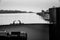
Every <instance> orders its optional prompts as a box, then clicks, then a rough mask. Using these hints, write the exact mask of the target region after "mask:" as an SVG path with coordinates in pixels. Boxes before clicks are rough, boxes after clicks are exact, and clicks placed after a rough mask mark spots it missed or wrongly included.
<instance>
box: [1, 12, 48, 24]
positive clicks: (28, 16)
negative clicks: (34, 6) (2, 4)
mask: <svg viewBox="0 0 60 40" xmlns="http://www.w3.org/2000/svg"><path fill="white" fill-rule="evenodd" d="M14 20H20V21H21V23H25V24H26V23H49V21H45V20H44V19H43V18H42V17H41V16H39V15H37V14H36V13H17V14H13V13H12V14H0V25H1V24H10V23H13V21H14Z"/></svg>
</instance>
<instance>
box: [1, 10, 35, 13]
mask: <svg viewBox="0 0 60 40" xmlns="http://www.w3.org/2000/svg"><path fill="white" fill-rule="evenodd" d="M0 13H34V12H32V11H29V12H27V11H19V10H0Z"/></svg>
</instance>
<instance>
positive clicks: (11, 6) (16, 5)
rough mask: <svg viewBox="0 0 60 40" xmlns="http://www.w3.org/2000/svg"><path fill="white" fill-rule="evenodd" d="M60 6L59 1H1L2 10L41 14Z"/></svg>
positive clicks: (0, 7)
mask: <svg viewBox="0 0 60 40" xmlns="http://www.w3.org/2000/svg"><path fill="white" fill-rule="evenodd" d="M52 6H56V7H58V6H59V1H58V0H0V9H8V10H23V11H34V12H40V11H41V10H42V9H43V10H47V9H48V8H50V7H52Z"/></svg>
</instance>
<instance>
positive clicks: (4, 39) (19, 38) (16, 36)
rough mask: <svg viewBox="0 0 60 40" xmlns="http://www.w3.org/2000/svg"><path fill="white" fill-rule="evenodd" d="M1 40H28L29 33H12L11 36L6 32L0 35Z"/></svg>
mask: <svg viewBox="0 0 60 40" xmlns="http://www.w3.org/2000/svg"><path fill="white" fill-rule="evenodd" d="M0 40H27V33H20V32H11V34H9V33H7V32H5V33H2V34H1V33H0Z"/></svg>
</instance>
